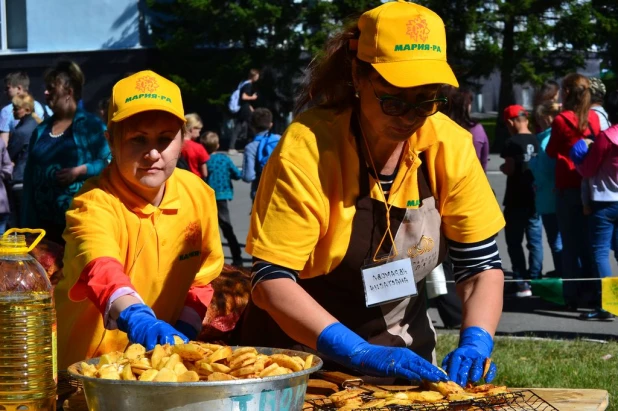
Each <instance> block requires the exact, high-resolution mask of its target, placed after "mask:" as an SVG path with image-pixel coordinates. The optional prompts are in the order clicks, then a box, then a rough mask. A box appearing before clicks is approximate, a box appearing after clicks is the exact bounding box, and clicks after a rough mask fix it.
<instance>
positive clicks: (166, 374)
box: [152, 368, 178, 382]
mask: <svg viewBox="0 0 618 411" xmlns="http://www.w3.org/2000/svg"><path fill="white" fill-rule="evenodd" d="M152 381H156V382H176V381H178V376H177V375H176V373H174V371H172V370H170V369H169V368H162V369H161V370H159V372H158V373H157V375H155V377H154V378H153V380H152Z"/></svg>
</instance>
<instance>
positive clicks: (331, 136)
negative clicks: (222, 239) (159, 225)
mask: <svg viewBox="0 0 618 411" xmlns="http://www.w3.org/2000/svg"><path fill="white" fill-rule="evenodd" d="M351 114H352V112H351V110H346V111H343V112H336V111H334V110H328V109H323V108H314V109H311V110H308V111H306V112H305V113H303V114H301V115H300V116H298V117H297V118H296V119H295V120H294V122H293V123H292V124H291V125H290V126H289V127H288V129H287V130H286V132H285V133H284V135H283V137H282V139H281V141H280V142H279V144H278V145H277V148H276V149H275V151H274V152H273V154H272V155H271V157H270V158H269V160H268V164H267V166H266V167H265V169H264V171H263V173H262V176H261V178H260V185H259V189H258V192H257V195H256V198H255V203H254V206H253V213H252V215H251V224H250V228H249V234H248V237H247V248H246V249H247V252H248V253H249V254H251V255H253V256H254V257H257V258H260V259H263V260H265V261H269V262H271V263H274V264H277V265H281V266H283V267H287V268H291V269H293V270H297V271H299V272H300V277H301V278H312V277H316V276H319V275H323V274H327V273H329V272H331V271H333V270H334V269H335V268H336V267H337V266H338V265H339V263H340V262H341V260H342V259H343V257H344V256H345V253H346V251H347V249H348V244H349V243H350V236H351V234H352V219H353V218H354V214H355V212H356V199H357V197H358V195H359V190H360V189H359V161H358V154H357V147H356V142H355V138H354V136H353V135H352V133H351V132H350V118H351ZM420 152H424V153H425V154H424V156H425V161H426V162H427V169H428V171H429V176H428V178H429V181H430V188H431V190H432V193H433V195H434V197H435V198H436V199H437V208H438V211H439V212H440V215H441V216H442V230H443V232H444V234H445V236H446V237H447V238H449V239H451V240H454V241H457V242H461V243H474V242H477V241H482V240H485V239H487V238H489V237H490V236H492V235H494V234H496V233H498V231H500V230H501V229H502V228H503V227H504V218H503V216H502V212H501V210H500V207H499V205H498V202H497V201H496V198H495V196H494V194H493V192H492V190H491V187H490V186H489V182H488V181H487V177H486V176H485V173H484V172H483V169H482V167H481V164H480V162H479V161H478V158H477V157H476V152H475V150H474V146H473V144H472V136H471V134H470V133H469V132H467V131H466V130H464V129H463V128H461V127H459V126H458V125H457V124H456V123H454V122H453V121H452V120H451V119H449V118H448V117H447V116H445V115H443V114H442V113H438V114H435V115H434V116H431V117H429V118H428V119H427V121H426V122H425V124H424V125H423V127H421V128H420V129H419V130H418V131H417V132H416V133H415V134H414V135H413V136H412V137H411V138H410V139H409V140H408V144H407V151H406V152H404V154H403V157H402V161H401V164H400V166H399V171H398V174H397V177H396V179H395V181H394V183H393V186H392V188H391V191H390V194H389V198H388V202H389V204H392V205H393V206H394V207H397V208H418V206H419V200H420V199H419V187H418V180H417V169H418V167H419V166H420V164H421V160H420V158H419V157H418V153H420ZM369 181H370V183H369V184H370V192H371V197H372V198H375V199H378V200H380V201H383V197H382V195H381V193H380V190H379V188H378V186H377V184H376V180H375V179H373V178H371V177H369Z"/></svg>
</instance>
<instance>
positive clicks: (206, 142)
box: [200, 131, 219, 154]
mask: <svg viewBox="0 0 618 411" xmlns="http://www.w3.org/2000/svg"><path fill="white" fill-rule="evenodd" d="M200 143H202V145H203V146H204V148H205V149H206V151H207V152H208V154H212V153H214V152H215V150H216V149H217V148H218V147H219V135H218V134H217V133H215V132H214V131H207V132H205V133H204V134H202V136H201V137H200Z"/></svg>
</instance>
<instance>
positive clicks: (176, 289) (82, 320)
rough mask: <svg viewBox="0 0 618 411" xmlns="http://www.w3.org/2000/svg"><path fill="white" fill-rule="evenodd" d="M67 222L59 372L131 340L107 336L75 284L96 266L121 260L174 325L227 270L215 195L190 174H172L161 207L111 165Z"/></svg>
mask: <svg viewBox="0 0 618 411" xmlns="http://www.w3.org/2000/svg"><path fill="white" fill-rule="evenodd" d="M66 220H67V228H66V230H65V232H64V238H65V240H66V248H65V254H64V279H63V280H61V281H60V283H59V284H58V285H57V286H56V289H55V301H56V311H57V317H58V358H59V365H60V367H61V368H63V367H66V366H68V365H70V364H71V363H73V362H76V361H79V360H82V359H84V358H89V357H92V356H98V355H100V354H102V353H105V352H109V351H113V350H123V349H124V348H125V346H126V345H127V337H126V334H125V333H123V332H121V331H119V330H113V331H110V330H105V328H104V324H103V318H102V316H101V313H100V312H99V311H98V310H97V308H96V307H95V305H94V304H92V303H91V302H90V301H89V300H88V299H86V293H85V290H84V289H80V284H79V283H77V280H78V279H79V277H80V275H81V273H82V271H83V269H84V267H85V266H86V265H87V264H88V263H90V262H91V261H93V260H95V259H97V258H99V257H111V258H114V259H116V260H118V261H119V262H120V263H121V264H122V265H123V266H124V272H125V274H126V275H128V276H129V278H130V280H131V283H132V284H133V286H134V287H135V289H136V291H137V292H138V294H139V295H140V296H141V297H142V298H143V299H144V302H145V303H146V304H147V305H149V306H150V307H152V309H153V310H154V312H155V313H156V315H157V317H158V318H159V319H161V320H164V321H167V322H169V323H171V324H174V323H175V322H176V320H177V319H178V317H179V315H180V312H181V310H182V308H183V307H184V303H185V298H186V296H187V292H188V290H189V288H190V287H191V286H194V285H207V284H209V283H210V282H211V281H212V280H213V279H214V278H216V277H217V276H218V275H219V273H220V272H221V269H222V267H223V249H222V246H221V240H220V236H219V226H218V222H217V206H216V201H215V195H214V191H213V190H212V189H211V188H210V187H208V186H207V185H206V184H205V183H204V182H203V181H202V180H201V179H200V178H198V177H197V176H195V175H193V174H192V173H190V172H188V171H184V170H179V169H176V170H175V171H174V173H173V174H172V175H171V176H170V178H169V179H168V180H167V181H166V183H165V194H164V196H163V199H162V202H161V204H160V205H159V206H158V207H155V206H153V205H151V204H149V203H147V202H146V201H144V200H143V199H142V198H140V197H138V196H137V195H135V194H134V193H133V192H132V191H131V190H130V189H129V187H128V186H127V185H126V184H125V183H124V182H123V180H122V179H121V178H120V176H119V173H118V171H117V169H116V167H115V165H114V164H111V165H110V166H109V167H107V168H106V169H105V170H104V171H103V173H102V174H101V175H100V176H99V177H95V178H91V179H89V180H88V181H87V182H86V183H85V184H84V186H83V188H82V189H81V191H80V192H79V193H78V194H77V195H76V196H75V198H74V200H73V203H72V205H71V208H70V209H69V210H68V211H67V213H66ZM76 284H77V286H76Z"/></svg>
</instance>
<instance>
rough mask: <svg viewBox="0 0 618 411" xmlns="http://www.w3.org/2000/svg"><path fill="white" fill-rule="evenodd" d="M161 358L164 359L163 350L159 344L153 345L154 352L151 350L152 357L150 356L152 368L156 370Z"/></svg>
mask: <svg viewBox="0 0 618 411" xmlns="http://www.w3.org/2000/svg"><path fill="white" fill-rule="evenodd" d="M163 357H165V349H164V348H163V347H161V345H160V344H157V345H155V347H154V350H152V355H151V356H150V362H151V364H152V368H156V369H157V370H158V369H159V368H160V367H159V365H160V364H161V360H162V359H163Z"/></svg>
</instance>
